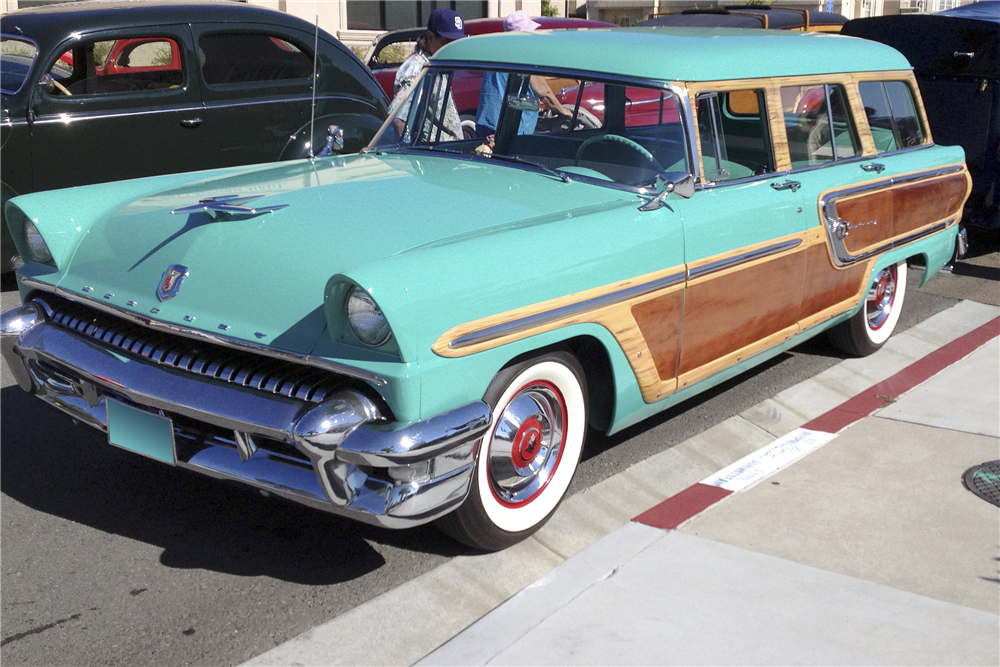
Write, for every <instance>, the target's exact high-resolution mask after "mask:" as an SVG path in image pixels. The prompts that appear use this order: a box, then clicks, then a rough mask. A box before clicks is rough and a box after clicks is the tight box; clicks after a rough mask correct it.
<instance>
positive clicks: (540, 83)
mask: <svg viewBox="0 0 1000 667" xmlns="http://www.w3.org/2000/svg"><path fill="white" fill-rule="evenodd" d="M539 26H540V24H539V23H537V22H535V21H532V20H531V17H530V16H528V12H526V11H523V10H520V9H519V10H517V11H516V12H512V13H511V14H510V15H509V16H508V17H507V18H506V19H504V22H503V29H504V32H531V31H532V30H536V29H537V28H538V27H539ZM519 76H520V75H519ZM507 78H508V75H507V73H506V72H485V73H484V74H483V81H482V84H481V86H480V88H479V109H478V111H477V112H476V136H477V137H479V138H486V137H488V136H489V135H491V134H495V133H496V129H497V123H498V122H499V120H500V109H501V107H502V106H503V98H504V93H505V91H506V90H507ZM516 95H517V96H518V97H521V98H525V99H527V100H534V101H536V102H544V103H545V104H546V105H548V106H549V107H550V108H552V109H554V110H555V111H556V113H558V114H560V115H562V116H566V117H567V118H569V117H572V115H573V112H572V111H570V110H569V109H567V108H566V107H565V106H563V105H562V103H561V102H560V101H559V99H558V98H557V97H556V96H555V94H554V93H553V92H552V89H551V88H550V87H549V84H548V82H547V81H546V80H545V77H542V76H531V77H524V76H521V80H520V82H519V84H518V90H517V91H516ZM537 124H538V104H535V105H534V108H529V109H524V110H522V111H521V122H520V124H519V125H518V128H517V133H518V134H532V133H533V132H534V131H535V126H536V125H537Z"/></svg>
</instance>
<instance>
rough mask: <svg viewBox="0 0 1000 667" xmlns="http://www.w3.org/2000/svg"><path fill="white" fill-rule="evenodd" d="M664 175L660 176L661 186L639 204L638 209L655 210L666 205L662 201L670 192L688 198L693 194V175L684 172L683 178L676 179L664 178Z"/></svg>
mask: <svg viewBox="0 0 1000 667" xmlns="http://www.w3.org/2000/svg"><path fill="white" fill-rule="evenodd" d="M666 176H667V174H663V175H661V176H660V178H661V179H662V180H663V181H664V184H663V188H662V189H661V190H660V192H659V193H657V195H656V196H655V197H653V198H652V199H650V200H649V201H648V202H646V203H645V204H643V205H642V206H640V207H639V210H640V211H655V210H656V209H658V208H662V207H664V206H666V204H665V203H664V202H665V201H666V199H667V196H668V195H669V194H670V193H671V192H673V193H674V194H676V195H677V196H678V197H680V198H682V199H690V198H691V197H693V196H694V176H692V175H691V174H685V175H684V177H683V178H681V179H679V180H677V181H670V180H667V179H666V178H665V177H666Z"/></svg>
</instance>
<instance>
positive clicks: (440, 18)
mask: <svg viewBox="0 0 1000 667" xmlns="http://www.w3.org/2000/svg"><path fill="white" fill-rule="evenodd" d="M427 29H428V30H430V31H431V32H433V33H436V34H438V35H441V36H442V37H444V38H445V39H458V38H459V37H465V21H463V20H462V15H461V14H459V13H458V12H456V11H452V10H451V9H435V10H434V11H433V12H431V15H430V16H429V17H428V19H427Z"/></svg>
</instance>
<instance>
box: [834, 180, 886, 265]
mask: <svg viewBox="0 0 1000 667" xmlns="http://www.w3.org/2000/svg"><path fill="white" fill-rule="evenodd" d="M893 199H894V197H893V193H892V191H890V190H880V191H878V192H872V193H870V194H864V195H861V196H860V197H852V198H850V199H842V200H840V201H838V202H837V215H838V216H839V217H840V219H841V220H844V221H846V222H848V223H850V225H851V228H850V230H849V231H848V234H847V237H846V238H845V239H844V247H845V248H847V250H848V251H849V252H851V253H852V254H856V253H858V252H860V251H861V250H863V249H864V248H867V247H869V246H873V245H876V244H878V243H882V242H884V241H885V240H886V239H890V238H892V237H893V236H895V235H896V232H895V230H894V226H893ZM873 223H874V224H873ZM857 225H860V226H857Z"/></svg>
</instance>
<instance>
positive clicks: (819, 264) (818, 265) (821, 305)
mask: <svg viewBox="0 0 1000 667" xmlns="http://www.w3.org/2000/svg"><path fill="white" fill-rule="evenodd" d="M805 256H806V271H805V289H804V291H803V295H802V316H803V317H808V316H809V315H811V314H813V313H818V312H821V311H824V310H826V309H827V308H832V307H833V306H836V305H837V304H840V303H843V302H845V301H853V300H855V299H856V298H857V297H858V295H859V294H860V293H861V290H862V288H863V287H864V285H863V282H864V281H865V280H866V278H867V276H868V264H867V263H860V264H855V265H854V266H851V267H848V268H846V269H838V268H837V267H835V266H834V265H833V262H831V261H830V255H829V253H828V252H827V250H826V248H825V247H824V246H822V245H815V246H812V247H810V248H808V249H807V250H806V251H805Z"/></svg>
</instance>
